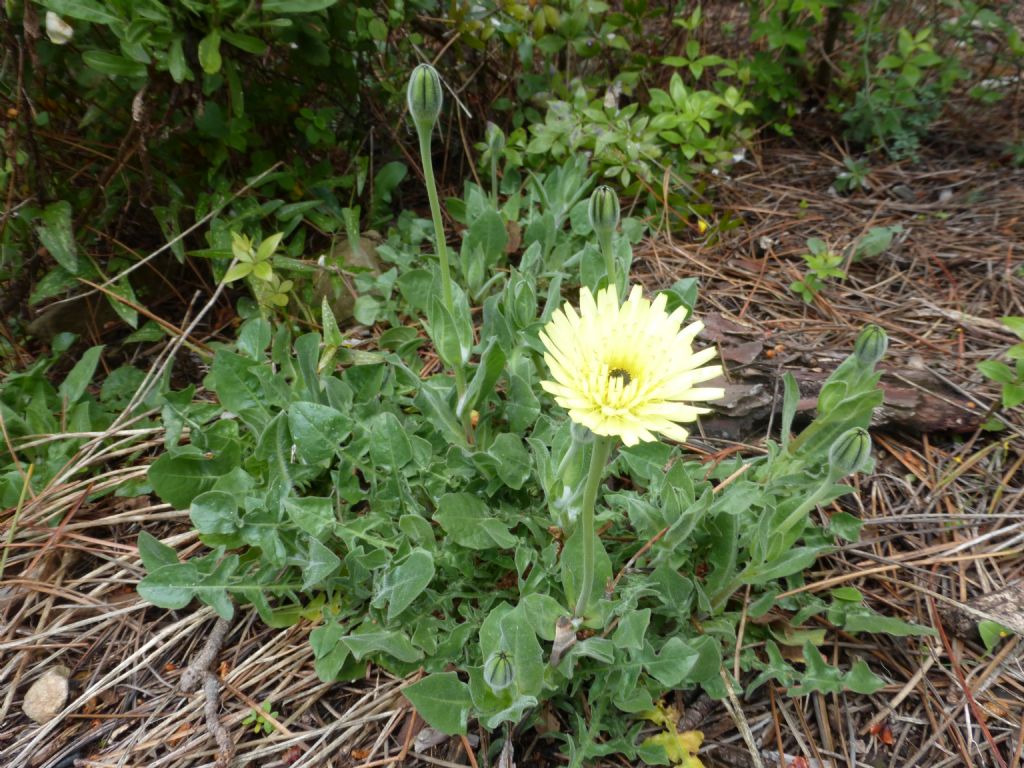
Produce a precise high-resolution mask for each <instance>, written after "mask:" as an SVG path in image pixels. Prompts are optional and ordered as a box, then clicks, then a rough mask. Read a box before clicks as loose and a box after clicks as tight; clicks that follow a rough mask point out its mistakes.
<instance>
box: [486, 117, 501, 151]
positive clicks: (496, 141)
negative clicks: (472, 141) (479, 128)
mask: <svg viewBox="0 0 1024 768" xmlns="http://www.w3.org/2000/svg"><path fill="white" fill-rule="evenodd" d="M484 141H485V142H486V143H487V148H488V149H489V150H491V152H494V153H496V154H497V153H498V152H501V150H503V149H504V148H505V133H504V132H503V131H502V130H501V128H499V127H498V126H496V125H495V124H494V123H490V122H489V123H487V130H486V131H485V132H484Z"/></svg>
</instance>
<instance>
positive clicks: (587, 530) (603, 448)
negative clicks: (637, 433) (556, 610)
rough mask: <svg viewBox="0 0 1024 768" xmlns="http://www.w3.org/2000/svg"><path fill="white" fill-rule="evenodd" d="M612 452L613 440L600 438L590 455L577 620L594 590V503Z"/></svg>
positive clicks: (582, 522) (583, 516)
mask: <svg viewBox="0 0 1024 768" xmlns="http://www.w3.org/2000/svg"><path fill="white" fill-rule="evenodd" d="M611 452H612V440H611V438H608V437H599V438H597V439H596V440H595V441H594V449H593V451H592V452H591V454H590V471H589V472H588V473H587V481H586V482H587V484H586V485H585V486H584V487H583V509H582V510H580V526H581V528H580V534H581V535H582V536H583V575H582V578H581V580H580V594H579V597H578V598H577V600H576V610H575V611H574V615H575V616H576V618H582V616H583V612H584V611H585V610H586V608H587V601H588V600H589V598H590V592H591V590H593V588H594V503H595V502H596V501H597V489H598V488H599V487H600V486H601V477H602V475H603V474H604V468H605V465H607V464H608V457H609V456H610V455H611Z"/></svg>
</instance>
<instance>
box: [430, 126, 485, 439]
mask: <svg viewBox="0 0 1024 768" xmlns="http://www.w3.org/2000/svg"><path fill="white" fill-rule="evenodd" d="M417 132H418V133H419V137H420V159H421V161H422V162H423V180H424V182H425V184H426V187H427V199H428V200H429V201H430V217H431V219H433V221H434V242H435V248H436V250H437V258H438V261H440V262H441V301H442V302H444V308H445V309H447V310H448V314H450V315H451V316H452V317H453V318H454V317H455V301H454V299H453V298H452V273H451V269H450V268H449V266H448V245H447V243H446V242H445V239H444V225H443V224H442V222H441V204H440V203H439V202H438V199H437V183H436V182H435V181H434V163H433V159H432V157H431V153H430V138H431V131H429V130H421V129H420V128H419V127H418V126H417ZM453 368H454V371H455V392H456V395H457V398H456V403H457V404H458V408H459V411H460V412H459V414H458V416H459V421H461V422H462V431H463V432H464V433H465V434H466V439H467V440H468V441H469V442H472V436H473V428H472V426H471V425H470V415H471V414H470V409H469V408H467V407H466V402H465V399H466V398H465V395H466V372H465V371H464V370H463V368H462V363H461V362H460V363H458V364H457V365H455V366H453Z"/></svg>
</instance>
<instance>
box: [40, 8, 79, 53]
mask: <svg viewBox="0 0 1024 768" xmlns="http://www.w3.org/2000/svg"><path fill="white" fill-rule="evenodd" d="M46 36H47V37H48V38H50V42H51V43H53V44H54V45H67V44H68V43H70V42H71V38H72V37H74V36H75V30H74V29H73V28H72V26H71V25H70V24H68V23H67V22H66V21H64V19H62V18H61V17H60V16H58V15H57V14H56V13H54V12H53V11H47V12H46Z"/></svg>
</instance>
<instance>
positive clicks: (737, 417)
mask: <svg viewBox="0 0 1024 768" xmlns="http://www.w3.org/2000/svg"><path fill="white" fill-rule="evenodd" d="M704 323H705V328H704V330H703V331H701V334H700V339H701V340H702V341H704V342H705V343H709V342H713V343H715V344H717V345H718V349H719V352H720V355H721V358H722V360H723V361H724V362H725V364H726V368H727V369H728V371H729V380H728V381H726V380H725V379H724V378H722V379H718V380H715V381H711V382H708V384H707V386H719V387H722V388H723V389H725V397H723V398H722V399H721V400H717V401H715V402H714V403H712V404H711V405H712V406H713V408H714V414H713V415H711V416H709V417H705V418H703V419H702V420H701V425H702V427H703V429H704V433H705V434H707V435H709V436H711V437H720V438H725V439H730V440H738V441H746V440H748V439H750V438H753V437H756V436H758V435H760V434H763V432H764V429H765V427H766V425H767V424H768V421H769V420H770V419H772V417H773V412H774V419H775V423H776V424H777V423H778V421H777V420H778V417H779V414H780V412H781V410H782V394H783V385H782V378H783V376H784V375H785V374H786V373H791V374H792V375H793V378H794V379H796V382H797V386H798V387H799V389H800V400H799V402H798V404H797V419H798V421H799V420H801V419H802V420H804V421H808V420H810V418H812V417H813V416H814V411H815V408H816V407H817V399H818V393H819V392H820V391H821V388H822V386H824V384H825V382H826V381H827V380H828V377H829V375H830V374H831V372H832V371H833V370H835V368H836V366H837V365H838V364H839V362H840V360H841V358H842V356H840V355H836V354H829V355H826V354H821V355H814V354H812V353H810V352H808V351H797V352H789V353H788V354H785V355H784V356H782V355H779V354H775V355H773V356H772V357H771V358H769V357H768V356H767V355H765V354H763V349H762V348H763V346H764V345H763V344H762V342H761V341H759V340H757V338H756V337H759V336H763V334H762V333H761V332H760V331H758V330H756V329H754V328H748V327H745V326H743V325H740V324H739V323H737V322H735V321H733V320H730V319H728V318H725V317H722V316H721V315H716V314H710V315H708V316H706V317H705V318H704ZM880 369H881V370H882V380H881V387H882V391H883V394H884V398H885V399H884V401H883V403H882V405H881V407H879V408H878V409H877V410H876V411H875V415H874V418H873V419H872V426H876V427H897V428H900V429H905V430H910V431H914V432H960V433H968V432H973V431H974V430H976V429H977V428H978V427H979V426H980V425H981V422H982V420H983V417H984V414H983V413H982V412H980V410H972V409H971V407H970V405H969V404H968V403H967V401H966V400H965V399H964V398H963V396H962V395H960V394H959V393H958V392H956V391H955V390H953V389H952V388H950V387H949V386H948V385H946V384H945V383H944V382H943V381H942V380H941V379H940V378H939V377H938V376H936V375H935V374H933V373H932V372H931V371H930V370H929V369H928V366H927V364H926V363H924V362H921V361H917V362H916V364H914V363H912V364H909V365H906V366H901V367H896V366H886V365H882V366H880Z"/></svg>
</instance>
